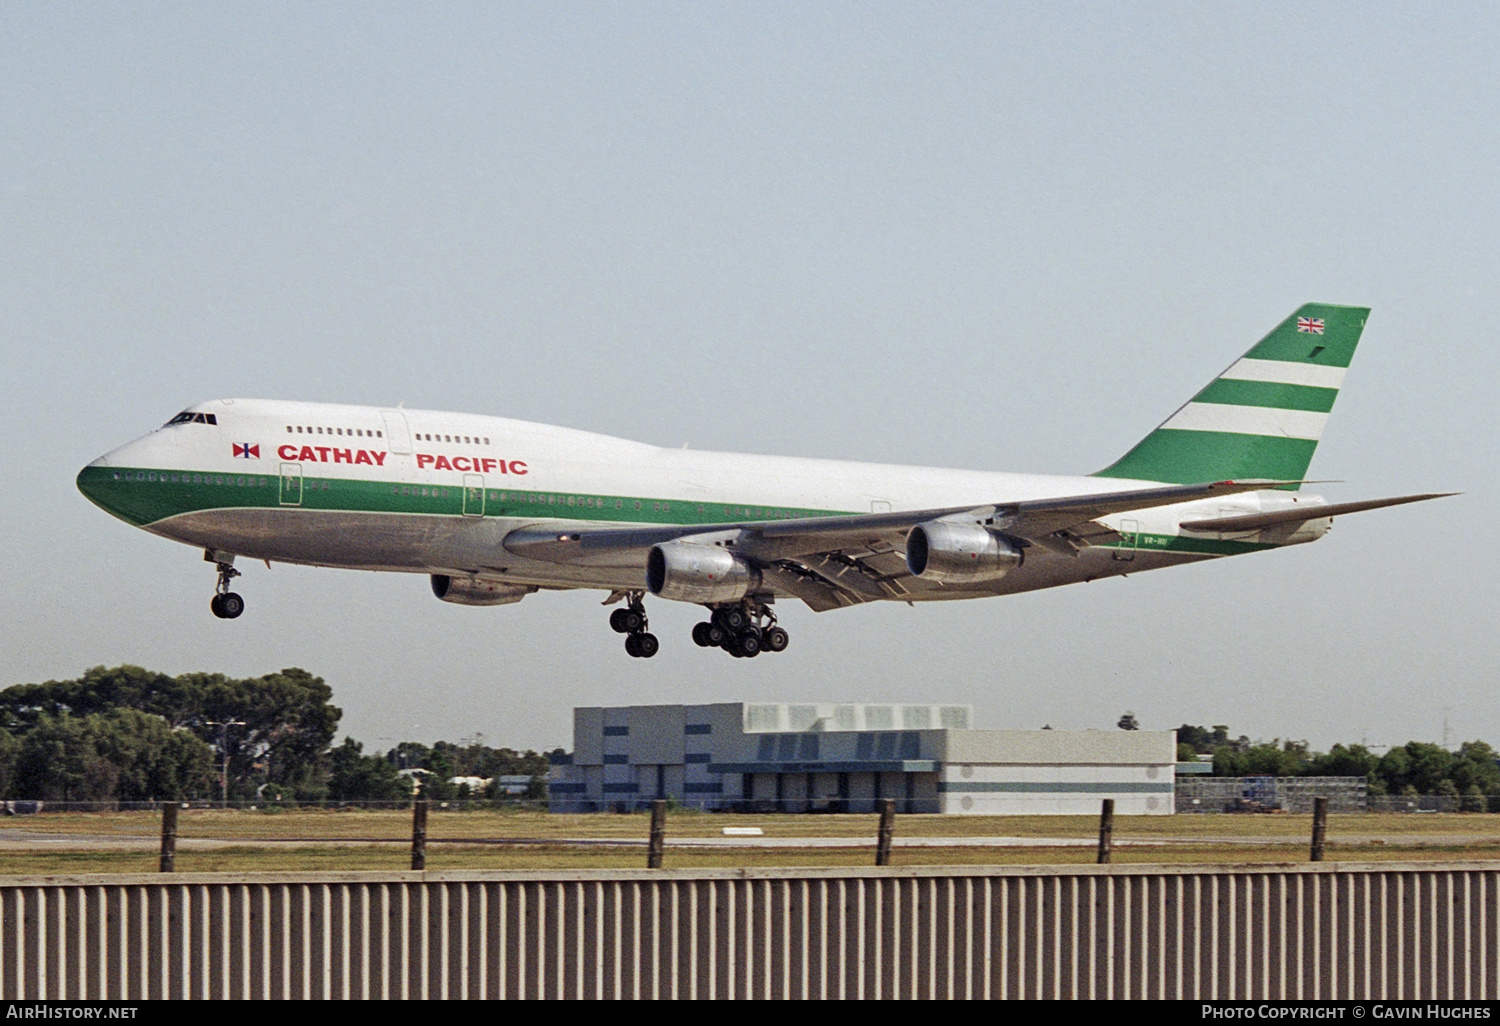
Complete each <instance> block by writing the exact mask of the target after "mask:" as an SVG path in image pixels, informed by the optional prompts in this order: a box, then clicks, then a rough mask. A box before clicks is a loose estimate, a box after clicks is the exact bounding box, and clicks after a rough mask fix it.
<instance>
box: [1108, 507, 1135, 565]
mask: <svg viewBox="0 0 1500 1026" xmlns="http://www.w3.org/2000/svg"><path fill="white" fill-rule="evenodd" d="M1140 544H1141V522H1140V521H1139V520H1134V519H1130V518H1127V519H1125V520H1121V521H1120V544H1119V545H1118V546H1116V548H1115V551H1114V558H1115V559H1117V560H1119V561H1120V562H1122V563H1129V562H1131V561H1133V560H1134V559H1135V550H1136V549H1137V548H1139V547H1140Z"/></svg>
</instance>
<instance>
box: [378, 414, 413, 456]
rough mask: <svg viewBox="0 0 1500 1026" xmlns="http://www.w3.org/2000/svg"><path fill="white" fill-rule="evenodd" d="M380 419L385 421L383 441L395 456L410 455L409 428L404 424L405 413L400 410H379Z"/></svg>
mask: <svg viewBox="0 0 1500 1026" xmlns="http://www.w3.org/2000/svg"><path fill="white" fill-rule="evenodd" d="M380 419H381V420H383V421H385V441H386V445H387V446H388V447H389V448H390V450H391V452H393V453H395V454H396V455H397V456H409V455H411V430H410V429H409V428H408V427H407V426H406V414H404V413H402V412H401V411H400V410H381V411H380Z"/></svg>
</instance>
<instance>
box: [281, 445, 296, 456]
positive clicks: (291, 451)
mask: <svg viewBox="0 0 1500 1026" xmlns="http://www.w3.org/2000/svg"><path fill="white" fill-rule="evenodd" d="M276 455H278V456H280V457H281V458H282V459H284V460H294V459H296V458H297V447H296V446H295V445H283V446H282V447H281V448H280V449H277V450H276Z"/></svg>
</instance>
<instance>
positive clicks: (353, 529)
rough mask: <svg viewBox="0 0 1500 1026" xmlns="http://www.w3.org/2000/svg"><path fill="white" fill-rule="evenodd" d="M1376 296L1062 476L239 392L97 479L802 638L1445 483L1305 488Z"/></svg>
mask: <svg viewBox="0 0 1500 1026" xmlns="http://www.w3.org/2000/svg"><path fill="white" fill-rule="evenodd" d="M1368 314H1369V311H1368V310H1367V309H1364V308H1361V307H1350V306H1330V305H1324V304H1308V305H1306V306H1304V307H1302V308H1301V309H1300V310H1298V311H1297V312H1296V313H1294V314H1293V315H1292V316H1290V317H1288V318H1287V319H1286V320H1285V321H1283V322H1282V323H1281V324H1280V325H1278V326H1277V327H1276V328H1275V330H1273V331H1272V332H1271V333H1270V334H1269V335H1267V336H1266V337H1265V338H1264V339H1262V340H1261V341H1260V342H1259V343H1257V344H1256V345H1255V347H1254V348H1252V349H1251V350H1250V351H1249V352H1248V353H1246V354H1245V355H1244V356H1243V357H1242V358H1240V359H1239V360H1237V361H1236V362H1235V363H1234V364H1232V365H1231V366H1230V368H1229V369H1228V370H1226V371H1225V372H1224V373H1223V374H1221V375H1219V376H1218V377H1217V378H1215V379H1214V380H1213V381H1211V382H1210V383H1209V384H1208V386H1207V387H1206V388H1204V389H1203V390H1202V391H1201V392H1199V393H1198V394H1197V395H1195V396H1194V397H1193V398H1192V399H1191V400H1190V401H1189V402H1188V403H1187V404H1186V405H1184V406H1183V407H1182V408H1181V409H1179V410H1177V412H1176V413H1174V414H1172V416H1170V417H1169V418H1167V420H1166V422H1165V423H1163V424H1162V425H1161V426H1160V427H1159V428H1157V429H1156V430H1155V431H1153V432H1152V433H1151V434H1149V435H1147V436H1146V437H1145V438H1144V439H1143V440H1142V441H1141V442H1140V443H1139V444H1137V445H1136V446H1135V447H1134V448H1133V449H1131V450H1130V451H1129V452H1127V453H1126V454H1125V455H1124V456H1123V457H1121V458H1120V459H1119V460H1118V461H1116V462H1115V463H1113V464H1112V465H1110V466H1109V467H1106V468H1105V469H1103V470H1100V471H1098V472H1097V473H1094V474H1092V475H1087V476H1076V477H1051V476H1036V475H1019V474H1001V473H987V472H981V471H960V470H940V469H936V468H930V467H906V466H886V465H881V464H871V463H845V462H838V461H833V460H817V459H797V458H783V457H773V456H752V455H739V454H732V453H715V452H694V451H689V450H685V449H661V448H657V447H656V446H652V445H644V444H641V443H637V442H630V441H625V440H622V439H618V438H611V437H608V436H604V435H596V434H590V433H587V432H583V431H574V430H570V429H568V428H561V427H549V426H547V425H543V424H531V423H526V422H523V421H516V420H506V419H502V418H499V417H487V416H480V415H477V414H464V413H437V412H429V411H425V410H407V409H400V408H397V409H386V408H381V407H374V406H337V405H330V404H324V403H305V402H277V401H270V400H261V399H216V400H212V401H209V402H205V403H199V404H197V405H195V406H191V407H189V408H188V409H186V410H184V411H182V412H181V413H179V414H177V415H176V416H175V417H173V418H172V419H171V420H169V421H168V422H167V423H166V424H165V425H163V426H162V427H161V428H158V429H157V430H155V431H153V432H151V433H150V434H148V435H146V436H145V437H143V438H139V439H137V440H135V441H133V442H130V443H128V444H126V445H123V446H121V447H120V448H118V449H115V450H114V451H112V452H110V453H109V454H107V455H105V456H102V457H100V458H99V459H97V460H95V461H94V462H93V463H90V464H89V465H88V466H87V467H85V468H84V469H83V471H82V472H81V473H80V474H79V475H78V487H79V490H81V491H82V492H83V493H84V495H86V496H88V498H89V499H91V500H92V501H93V502H94V503H96V504H98V505H99V506H101V507H102V508H104V509H105V510H106V511H108V512H109V513H111V514H113V515H114V516H116V517H119V518H120V519H121V520H124V521H126V522H127V523H130V524H134V525H135V526H137V527H141V528H144V529H145V530H147V531H150V532H152V533H153V534H158V535H161V536H162V537H164V538H170V539H172V540H174V541H179V542H183V543H184V544H187V545H192V546H195V547H198V548H202V549H203V550H204V558H205V559H206V560H208V561H209V562H212V563H214V564H216V566H217V568H218V586H217V588H216V591H215V594H214V597H213V601H212V603H211V604H210V608H211V609H212V611H213V612H214V614H215V615H216V616H219V617H222V618H226V619H233V618H235V617H237V616H239V615H240V614H241V612H243V611H244V608H245V603H244V600H243V599H242V598H241V597H240V596H239V595H238V594H236V593H235V592H234V591H232V590H230V585H231V582H232V581H233V579H234V578H235V577H237V576H239V571H238V570H237V569H236V568H235V566H234V563H235V559H236V557H245V558H249V559H257V560H265V561H267V562H269V561H272V560H276V561H280V562H286V563H302V564H308V565H313V566H330V567H345V568H351V569H359V570H395V571H401V572H405V573H420V574H427V575H429V576H430V577H431V581H432V591H433V594H435V595H436V596H437V597H438V598H440V599H442V600H443V601H445V602H456V603H460V604H463V605H477V606H490V605H504V604H506V603H509V602H517V601H519V600H520V599H522V598H524V597H525V596H527V595H529V594H531V593H532V592H535V591H538V590H542V589H562V588H596V589H601V590H604V591H607V592H608V597H607V598H606V599H605V604H606V605H619V604H620V603H623V605H619V608H617V609H615V610H614V612H613V614H612V615H611V616H610V620H609V622H610V626H611V627H613V628H614V629H615V630H616V631H618V632H619V633H621V634H623V635H625V650H626V651H627V652H628V653H629V654H630V655H632V656H635V657H638V658H649V657H650V656H653V655H655V654H656V652H657V649H658V641H657V639H656V637H655V636H654V635H652V634H651V633H649V630H648V623H647V619H646V610H645V606H644V598H645V596H646V594H647V593H650V594H651V595H654V596H656V597H658V598H662V599H670V600H672V601H675V602H691V603H695V604H697V605H701V606H703V607H705V608H706V609H707V610H708V617H707V619H705V620H704V621H703V622H701V623H699V624H698V625H697V626H696V627H694V628H693V640H694V641H695V642H696V643H697V644H699V645H701V646H704V647H708V648H712V647H718V648H722V649H724V650H726V651H728V652H729V653H730V654H731V655H734V656H737V657H742V658H743V657H749V656H755V655H758V654H760V653H761V652H767V651H769V652H780V651H782V650H784V649H785V648H786V647H787V640H788V639H787V632H786V631H785V630H784V629H783V628H782V627H780V626H779V625H778V624H777V622H776V616H775V613H774V611H773V609H772V603H773V602H774V601H775V599H776V598H778V597H791V598H797V599H801V600H802V601H803V602H805V603H806V604H807V605H809V606H810V607H812V608H813V609H814V610H818V611H823V610H830V609H839V608H841V607H844V606H853V605H859V604H861V603H864V602H876V601H899V602H925V601H930V600H934V599H963V598H981V597H985V596H993V595H1004V594H1010V593H1013V592H1021V591H1031V590H1033V589H1036V588H1050V587H1055V586H1057V585H1060V584H1073V583H1076V582H1079V581H1091V580H1096V579H1098V578H1101V577H1113V576H1118V575H1122V574H1126V573H1138V572H1141V571H1144V570H1155V569H1158V568H1160V567H1167V566H1176V565H1177V564H1180V563H1188V562H1194V561H1197V560H1202V559H1211V558H1214V557H1218V556H1233V555H1239V554H1241V553H1247V552H1258V551H1261V550H1263V549H1273V548H1277V547H1279V546H1283V545H1296V544H1300V543H1302V542H1310V541H1314V540H1316V539H1318V538H1321V537H1322V536H1323V535H1324V534H1325V533H1326V532H1327V531H1328V528H1329V526H1330V525H1331V523H1332V518H1333V517H1334V516H1337V515H1340V514H1344V513H1354V512H1357V511H1360V510H1367V509H1376V508H1378V507H1382V506H1394V505H1397V504H1399V503H1404V502H1416V501H1419V500H1422V499H1431V498H1437V497H1438V496H1437V495H1435V494H1427V495H1406V496H1400V497H1397V498H1386V499H1372V500H1366V501H1362V502H1341V503H1333V504H1330V503H1327V502H1325V501H1324V500H1323V499H1322V498H1320V497H1318V496H1315V495H1308V494H1305V493H1303V492H1302V491H1301V490H1300V488H1299V486H1300V484H1301V483H1302V482H1303V480H1304V478H1305V475H1306V473H1307V467H1308V463H1309V462H1310V461H1311V459H1312V455H1313V449H1314V448H1315V447H1316V446H1317V444H1318V439H1319V438H1320V437H1321V435H1322V433H1323V426H1324V424H1325V422H1326V421H1327V420H1328V413H1329V411H1330V410H1331V409H1332V408H1333V402H1334V399H1335V398H1336V397H1337V396H1338V391H1339V386H1340V385H1341V384H1342V383H1343V379H1344V371H1345V369H1346V368H1347V367H1348V366H1349V361H1350V359H1351V358H1352V357H1353V355H1354V349H1355V346H1356V344H1357V343H1358V342H1359V337H1360V333H1361V331H1362V330H1363V328H1364V324H1365V318H1366V317H1367V315H1368Z"/></svg>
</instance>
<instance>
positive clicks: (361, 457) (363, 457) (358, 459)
mask: <svg viewBox="0 0 1500 1026" xmlns="http://www.w3.org/2000/svg"><path fill="white" fill-rule="evenodd" d="M354 462H355V463H369V462H371V460H370V454H369V453H367V452H365V451H364V450H363V449H357V450H355V453H354Z"/></svg>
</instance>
